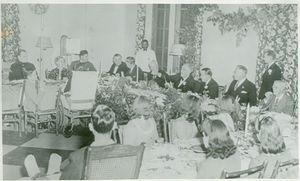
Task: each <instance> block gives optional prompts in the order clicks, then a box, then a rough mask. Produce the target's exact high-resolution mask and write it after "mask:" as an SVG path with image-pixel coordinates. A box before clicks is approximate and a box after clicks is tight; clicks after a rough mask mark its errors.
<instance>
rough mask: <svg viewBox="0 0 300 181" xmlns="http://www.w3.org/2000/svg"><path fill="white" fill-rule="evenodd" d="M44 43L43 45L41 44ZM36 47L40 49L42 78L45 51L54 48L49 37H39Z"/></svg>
mask: <svg viewBox="0 0 300 181" xmlns="http://www.w3.org/2000/svg"><path fill="white" fill-rule="evenodd" d="M41 42H43V43H41ZM36 47H38V48H40V58H39V59H38V61H39V62H40V77H41V76H42V60H43V58H42V57H43V50H46V49H47V48H52V47H53V46H52V42H51V39H50V38H49V37H43V36H41V37H39V38H38V41H37V43H36Z"/></svg>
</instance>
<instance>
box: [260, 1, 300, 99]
mask: <svg viewBox="0 0 300 181" xmlns="http://www.w3.org/2000/svg"><path fill="white" fill-rule="evenodd" d="M255 8H256V9H257V10H258V11H259V12H262V13H265V15H264V16H265V17H266V18H260V19H259V20H260V23H259V24H260V25H261V27H260V32H259V45H258V49H259V51H258V55H257V66H256V78H255V79H256V81H255V83H256V87H260V85H261V77H262V74H263V72H264V69H265V67H264V64H263V57H264V55H263V53H264V50H266V49H271V50H274V51H275V53H276V62H277V64H278V65H279V67H280V68H281V71H282V75H283V80H284V81H285V82H287V84H288V86H289V89H288V91H289V92H290V93H291V95H292V97H293V99H294V100H297V101H298V33H297V32H298V25H297V5H295V4H274V5H265V6H261V5H256V6H255ZM264 16H261V17H264Z"/></svg>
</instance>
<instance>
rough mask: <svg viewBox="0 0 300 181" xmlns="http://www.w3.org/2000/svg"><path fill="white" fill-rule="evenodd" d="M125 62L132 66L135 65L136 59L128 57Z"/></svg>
mask: <svg viewBox="0 0 300 181" xmlns="http://www.w3.org/2000/svg"><path fill="white" fill-rule="evenodd" d="M125 61H126V62H127V63H129V64H131V65H133V64H135V59H134V58H133V57H127V58H126V60H125Z"/></svg>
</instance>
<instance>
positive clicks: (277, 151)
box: [249, 116, 293, 178]
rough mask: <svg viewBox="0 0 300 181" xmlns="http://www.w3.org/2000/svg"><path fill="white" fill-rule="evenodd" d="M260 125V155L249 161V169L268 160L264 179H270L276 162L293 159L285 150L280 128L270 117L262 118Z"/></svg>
mask: <svg viewBox="0 0 300 181" xmlns="http://www.w3.org/2000/svg"><path fill="white" fill-rule="evenodd" d="M260 125H261V127H260V131H259V135H258V137H259V139H260V152H261V154H260V155H259V156H257V157H255V158H253V159H252V160H251V162H250V165H249V167H255V166H258V165H261V164H262V163H263V162H264V161H265V160H268V166H267V168H266V172H265V175H264V178H270V177H271V175H272V172H273V168H274V166H275V164H276V161H277V160H280V161H281V162H284V161H288V160H291V159H293V157H292V155H291V153H290V152H289V151H288V150H286V147H285V143H284V140H283V137H282V134H281V132H280V128H279V126H278V124H277V122H276V121H275V120H274V119H273V118H272V117H270V116H267V117H265V118H263V119H262V121H261V122H260Z"/></svg>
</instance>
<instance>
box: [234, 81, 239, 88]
mask: <svg viewBox="0 0 300 181" xmlns="http://www.w3.org/2000/svg"><path fill="white" fill-rule="evenodd" d="M238 87H239V81H237V82H236V84H235V86H234V90H236V89H237V88H238Z"/></svg>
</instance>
